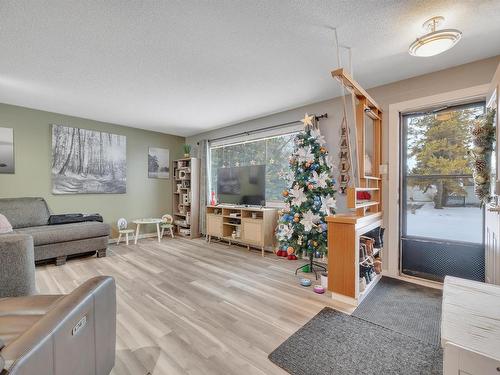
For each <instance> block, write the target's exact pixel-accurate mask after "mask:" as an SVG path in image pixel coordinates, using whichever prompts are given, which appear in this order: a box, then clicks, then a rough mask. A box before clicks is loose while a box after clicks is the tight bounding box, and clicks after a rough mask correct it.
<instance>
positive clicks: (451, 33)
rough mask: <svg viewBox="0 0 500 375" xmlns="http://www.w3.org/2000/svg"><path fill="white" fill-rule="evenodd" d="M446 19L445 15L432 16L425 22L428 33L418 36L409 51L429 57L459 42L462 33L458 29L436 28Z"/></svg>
mask: <svg viewBox="0 0 500 375" xmlns="http://www.w3.org/2000/svg"><path fill="white" fill-rule="evenodd" d="M443 21H444V17H432V18H431V19H429V20H427V21H425V22H424V25H423V27H424V29H425V30H426V31H427V34H425V35H423V36H421V37H419V38H417V39H416V40H415V41H414V42H413V43H412V44H410V48H409V49H408V52H409V53H410V55H412V56H418V57H429V56H435V55H438V54H440V53H442V52H444V51H447V50H449V49H450V48H452V47H453V46H454V45H455V44H457V43H458V41H459V40H460V38H461V37H462V33H461V32H460V31H459V30H457V29H442V30H436V29H437V28H438V27H439V25H441V24H442V23H443Z"/></svg>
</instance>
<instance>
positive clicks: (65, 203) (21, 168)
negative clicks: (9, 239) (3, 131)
mask: <svg viewBox="0 0 500 375" xmlns="http://www.w3.org/2000/svg"><path fill="white" fill-rule="evenodd" d="M51 124H59V125H65V126H71V127H78V128H82V129H93V130H100V131H104V132H107V133H113V134H121V135H124V136H126V137H127V193H126V194H75V195H54V194H52V182H51V160H52V155H51V126H50V125H51ZM0 127H6V128H13V129H14V150H15V173H14V174H0V197H1V198H11V197H34V196H39V197H43V198H45V199H46V201H47V203H48V205H49V208H50V210H51V212H52V213H71V212H73V213H75V212H89V213H91V212H99V213H100V214H101V215H102V216H103V217H104V221H105V222H107V223H110V224H111V225H112V227H113V235H112V237H115V236H116V220H117V219H118V218H120V217H125V218H126V219H127V220H128V221H129V223H130V224H129V226H130V227H134V225H133V224H132V223H131V220H132V219H134V218H139V217H158V216H161V215H162V214H165V213H172V179H168V180H165V179H150V178H148V171H147V168H148V163H147V161H148V147H149V146H153V147H164V148H168V149H170V166H171V165H172V160H174V159H178V158H181V157H182V145H183V144H184V142H185V139H184V138H183V137H177V136H173V135H168V134H163V133H157V132H151V131H147V130H141V129H135V128H130V127H126V126H120V125H115V124H110V123H104V122H99V121H93V120H87V119H83V118H78V117H71V116H65V115H61V114H57V113H51V112H44V111H39V110H34V109H29V108H24V107H17V106H12V105H7V104H0ZM153 230H155V228H154V227H151V228H148V229H147V230H146V231H147V232H151V231H153Z"/></svg>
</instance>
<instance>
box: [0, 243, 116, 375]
mask: <svg viewBox="0 0 500 375" xmlns="http://www.w3.org/2000/svg"><path fill="white" fill-rule="evenodd" d="M2 239H3V241H0V375H70V374H71V375H108V374H109V373H110V372H111V370H112V369H113V366H114V364H115V346H116V286H115V281H114V279H113V278H112V277H109V276H99V277H94V278H92V279H90V280H88V281H86V282H85V283H83V284H82V285H80V286H79V287H78V288H76V289H75V290H74V291H73V292H72V293H71V294H68V295H34V293H35V292H36V290H35V266H34V262H33V240H32V239H31V237H30V236H26V235H18V234H12V235H2ZM1 297H5V298H1Z"/></svg>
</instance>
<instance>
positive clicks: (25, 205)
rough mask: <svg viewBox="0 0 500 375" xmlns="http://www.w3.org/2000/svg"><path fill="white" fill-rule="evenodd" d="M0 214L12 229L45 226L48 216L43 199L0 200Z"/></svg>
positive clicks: (47, 209)
mask: <svg viewBox="0 0 500 375" xmlns="http://www.w3.org/2000/svg"><path fill="white" fill-rule="evenodd" d="M0 213H1V214H3V215H5V216H6V217H7V219H8V220H9V222H10V224H11V225H12V227H13V228H14V229H17V228H26V227H34V226H38V225H47V223H48V222H49V216H50V213H49V208H48V207H47V203H45V200H44V199H43V198H2V199H0Z"/></svg>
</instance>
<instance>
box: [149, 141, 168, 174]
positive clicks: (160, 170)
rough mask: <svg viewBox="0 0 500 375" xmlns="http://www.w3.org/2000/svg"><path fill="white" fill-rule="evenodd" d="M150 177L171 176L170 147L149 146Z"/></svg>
mask: <svg viewBox="0 0 500 375" xmlns="http://www.w3.org/2000/svg"><path fill="white" fill-rule="evenodd" d="M148 177H149V178H163V179H168V178H170V151H169V150H168V148H161V147H150V148H149V151H148Z"/></svg>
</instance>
